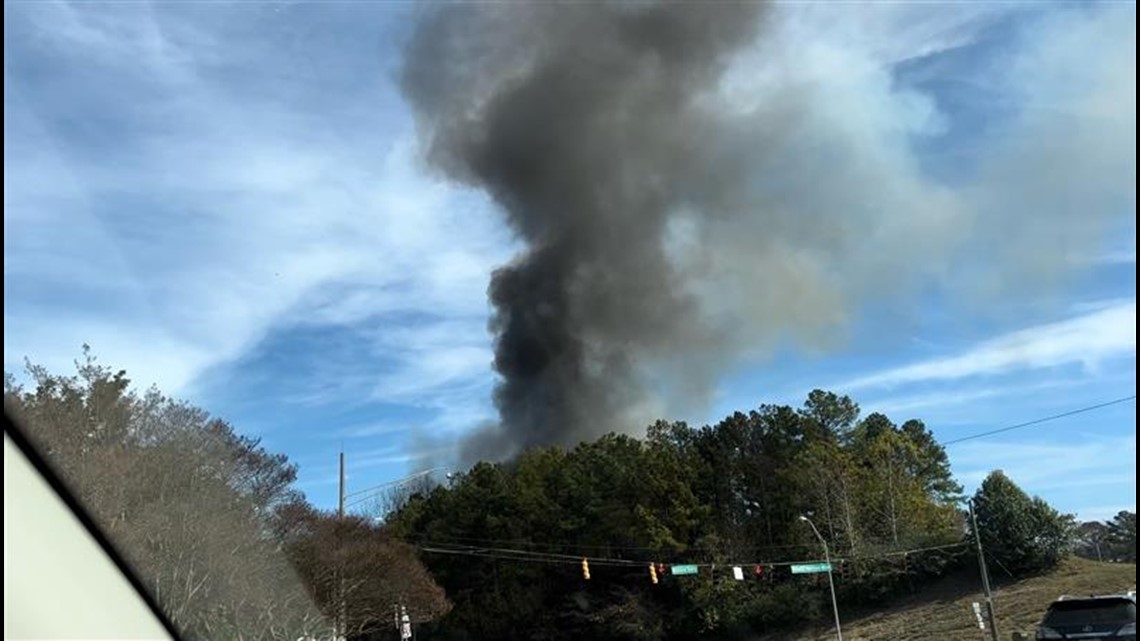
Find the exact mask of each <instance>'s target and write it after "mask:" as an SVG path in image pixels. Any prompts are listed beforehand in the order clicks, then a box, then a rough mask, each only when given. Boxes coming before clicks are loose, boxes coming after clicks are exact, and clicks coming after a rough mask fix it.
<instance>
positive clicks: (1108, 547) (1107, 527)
mask: <svg viewBox="0 0 1140 641" xmlns="http://www.w3.org/2000/svg"><path fill="white" fill-rule="evenodd" d="M1076 538H1077V542H1076V549H1075V552H1076V554H1077V555H1078V556H1081V557H1084V558H1086V559H1096V560H1098V561H1117V562H1121V563H1136V513H1135V512H1128V511H1121V512H1118V513H1117V514H1116V516H1114V517H1113V518H1112V520H1110V521H1086V522H1084V523H1081V524H1080V525H1078V526H1077V528H1076Z"/></svg>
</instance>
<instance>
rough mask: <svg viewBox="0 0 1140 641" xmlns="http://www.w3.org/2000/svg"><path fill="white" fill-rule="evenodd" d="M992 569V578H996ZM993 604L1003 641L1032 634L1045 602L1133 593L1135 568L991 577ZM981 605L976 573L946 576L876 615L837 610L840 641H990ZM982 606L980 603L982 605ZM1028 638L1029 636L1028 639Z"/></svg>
mask: <svg viewBox="0 0 1140 641" xmlns="http://www.w3.org/2000/svg"><path fill="white" fill-rule="evenodd" d="M1001 572H1002V571H1001V569H1000V568H991V574H995V573H996V574H998V575H1000V574H1001ZM993 578H994V580H995V581H996V582H997V584H996V585H995V586H994V588H995V589H994V604H995V607H996V609H997V615H998V631H999V632H1000V633H1001V637H1000V638H1001V639H1002V641H1009V639H1010V637H1011V633H1012V632H1013V631H1015V630H1021V631H1025V632H1030V633H1032V631H1033V629H1034V626H1035V625H1036V624H1037V622H1038V621H1039V620H1040V619H1041V616H1042V614H1043V613H1044V612H1045V608H1047V607H1048V606H1049V603H1050V602H1052V601H1053V600H1054V599H1056V598H1057V597H1058V596H1059V595H1062V594H1106V593H1113V592H1121V591H1124V590H1130V589H1135V586H1136V566H1135V565H1124V564H1113V563H1098V562H1096V561H1089V560H1086V559H1078V558H1072V559H1069V560H1067V561H1065V562H1064V563H1063V564H1062V565H1061V567H1060V568H1058V569H1057V570H1056V571H1055V572H1053V573H1051V574H1048V575H1045V576H1040V577H1034V578H1031V579H1024V580H1021V581H1008V580H1007V581H1005V582H1003V581H1002V580H1001V579H1002V577H1001V576H995V577H993ZM974 601H977V602H979V603H982V594H981V583H980V581H979V580H978V575H977V572H976V571H975V572H972V573H964V574H962V575H959V576H954V577H948V578H946V579H944V580H942V581H940V582H938V583H935V584H933V585H931V586H929V587H928V588H926V589H924V590H920V591H919V592H918V593H916V594H915V595H913V596H911V597H908V598H905V599H903V600H900V601H897V602H895V603H894V604H892V605H891V606H889V607H887V608H883V609H881V610H880V611H878V612H875V613H868V614H865V615H858V614H852V613H847V614H846V615H845V613H844V612H843V611H840V613H839V614H840V616H841V617H842V620H843V638H844V641H907V640H914V641H918V640H920V639H921V640H922V641H929V640H931V639H937V640H939V641H989V638H990V637H989V631H985V632H983V631H981V630H979V629H978V626H977V621H976V619H975V617H974V613H973V609H972V606H971V603H972V602H974ZM983 607H984V604H983ZM834 638H835V634H834V631H833V630H832V629H830V628H819V629H815V630H809V631H800V632H798V633H795V634H786V635H780V636H762V637H761V639H763V640H766V641H785V640H792V639H802V640H805V641H806V640H809V639H810V640H811V641H816V640H819V641H827V640H830V639H834ZM1030 638H1032V636H1031V637H1030Z"/></svg>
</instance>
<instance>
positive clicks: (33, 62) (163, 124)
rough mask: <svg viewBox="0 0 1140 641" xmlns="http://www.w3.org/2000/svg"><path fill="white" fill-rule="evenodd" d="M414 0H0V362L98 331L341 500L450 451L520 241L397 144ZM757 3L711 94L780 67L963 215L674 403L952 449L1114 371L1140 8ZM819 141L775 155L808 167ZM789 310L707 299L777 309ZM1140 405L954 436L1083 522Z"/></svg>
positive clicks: (1102, 382) (71, 347)
mask: <svg viewBox="0 0 1140 641" xmlns="http://www.w3.org/2000/svg"><path fill="white" fill-rule="evenodd" d="M411 18H412V6H411V5H410V4H395V3H333V2H329V3H288V2H282V3H243V4H232V5H231V4H224V3H162V4H150V3H145V2H116V3H91V2H87V3H65V2H17V3H6V4H5V28H4V29H5V68H4V89H5V94H4V95H5V98H4V110H5V122H4V133H5V146H4V160H5V173H4V191H5V202H4V206H5V217H4V228H5V229H4V230H5V242H4V285H5V293H4V308H5V309H4V321H5V333H4V353H5V369H6V370H9V371H15V370H18V369H19V368H20V365H21V363H22V360H23V358H24V356H28V357H30V358H31V359H32V360H34V361H37V362H40V363H43V364H46V365H48V366H50V367H52V368H54V369H56V370H59V371H62V370H66V369H68V368H69V367H70V364H71V361H72V359H74V358H75V357H76V355H77V354H78V353H79V347H80V345H81V344H83V343H85V342H86V343H89V344H90V345H91V346H92V347H93V349H94V351H95V352H96V354H97V355H98V356H99V357H100V358H101V360H103V361H104V362H106V363H108V364H111V365H113V366H115V367H122V368H126V369H127V370H128V372H129V373H131V374H132V377H133V379H134V380H135V381H136V382H137V383H138V384H139V385H141V386H146V385H149V384H151V383H157V384H158V385H159V386H160V387H161V388H162V389H163V390H164V391H167V392H169V393H172V394H174V395H176V396H179V397H183V398H187V399H190V400H192V401H194V402H195V403H198V404H200V405H202V406H203V407H205V408H207V409H209V410H210V411H212V412H214V413H216V414H218V415H220V416H223V417H225V418H227V419H229V420H231V421H232V422H233V423H234V424H235V426H236V427H237V428H238V429H239V430H240V431H242V432H245V433H250V434H256V435H259V436H261V437H262V438H263V439H264V442H265V444H266V445H267V446H268V447H270V448H271V449H274V450H278V451H283V452H285V453H287V454H288V455H289V456H290V458H291V459H292V460H294V461H296V462H297V463H298V464H299V465H300V486H301V488H302V489H303V490H304V491H305V492H306V493H307V494H308V496H309V497H310V498H311V499H312V500H313V501H315V502H317V503H318V504H320V505H322V506H326V507H328V506H331V505H333V504H334V502H335V492H336V485H335V481H336V460H337V452H338V451H340V449H341V448H344V449H345V450H346V451H347V453H348V462H349V489H350V491H351V490H353V489H360V488H363V487H367V486H370V485H373V484H376V483H381V482H384V481H387V480H391V479H395V478H399V477H401V476H403V475H405V474H408V473H410V472H412V471H414V468H415V465H417V464H418V462H419V461H421V460H423V459H424V458H425V457H426V458H427V459H429V460H437V461H446V460H447V457H448V455H449V452H450V448H449V445H450V444H451V443H453V442H454V439H455V438H456V437H457V436H458V435H460V434H462V433H464V432H465V431H466V430H470V429H473V428H474V427H475V426H477V425H479V424H481V423H483V422H485V421H488V420H492V419H493V418H494V410H493V407H492V406H491V403H490V392H491V389H492V387H493V385H494V375H493V372H492V370H491V367H490V362H491V337H490V336H489V335H488V334H487V331H486V322H487V316H488V312H489V309H488V306H487V302H486V296H485V292H486V287H487V283H488V278H489V274H490V271H491V270H492V269H493V268H494V267H495V266H496V265H501V264H503V263H505V262H507V261H509V260H510V259H511V257H512V256H513V255H515V254H516V253H517V252H518V251H520V249H521V246H520V244H519V243H518V241H517V240H515V239H514V237H513V235H512V234H511V233H510V231H509V230H508V229H507V228H506V227H505V225H504V223H503V219H502V217H501V215H500V213H499V212H498V211H497V210H496V208H495V206H494V204H493V203H491V202H490V201H489V200H488V199H487V198H486V197H485V196H484V195H482V194H480V193H478V192H477V191H473V190H471V189H466V188H462V187H459V186H456V185H452V184H448V183H446V182H444V181H442V180H441V179H440V178H439V177H438V176H437V175H435V174H433V173H432V172H431V171H430V170H428V169H426V168H425V166H424V164H423V163H422V162H421V159H420V156H419V155H418V153H419V152H418V148H417V146H416V130H415V123H414V121H413V118H412V114H411V113H410V112H409V110H408V107H407V106H406V104H405V103H404V101H403V100H402V98H401V96H400V94H399V91H398V89H397V87H396V84H395V80H394V79H395V76H396V73H397V71H398V69H399V66H400V54H401V42H402V41H403V39H404V38H406V37H407V36H408V30H409V29H410V24H411ZM769 20H770V24H769V26H768V27H766V31H765V37H764V38H763V39H762V41H760V42H758V43H757V44H756V45H755V46H753V47H751V48H749V49H748V50H746V51H743V52H741V54H740V56H739V60H737V61H736V62H735V63H734V65H733V66H732V67H731V68H730V70H729V72H728V74H727V75H726V77H725V79H724V81H723V83H722V85H721V89H722V91H723V94H724V97H725V104H728V105H736V106H737V107H739V108H742V109H743V108H747V107H748V106H749V105H752V104H754V103H757V102H763V101H764V100H766V99H771V97H772V96H780V95H784V94H785V93H786V92H788V91H792V90H795V91H797V92H799V93H798V94H797V95H801V96H807V97H808V102H807V103H805V104H808V105H809V106H810V109H809V112H810V113H809V114H808V116H807V117H805V120H804V122H807V123H809V124H810V126H811V127H812V130H811V132H809V133H810V134H812V136H818V137H819V138H818V140H821V141H824V142H822V143H819V142H817V143H815V144H822V145H824V150H825V151H826V145H828V144H832V142H831V141H835V140H842V141H843V142H844V144H848V145H851V147H852V148H853V149H856V150H861V151H865V152H867V153H868V154H869V155H871V152H873V157H874V159H875V162H876V163H878V165H876V168H877V170H879V171H884V172H890V173H891V175H892V176H896V175H905V176H906V177H907V181H906V183H905V184H906V185H907V189H909V190H911V192H913V193H911V192H908V194H907V195H906V197H905V198H904V197H899V202H910V203H915V202H917V203H931V205H930V207H931V209H932V210H933V211H939V207H941V206H942V205H941V203H943V202H951V201H955V200H956V199H961V200H964V201H966V202H970V203H972V205H973V207H974V209H973V210H971V213H972V215H971V216H970V217H968V218H965V219H961V218H959V219H955V220H957V221H959V222H958V223H956V224H955V225H953V226H948V227H946V228H945V229H944V231H943V232H942V235H945V236H947V237H952V238H953V240H954V243H953V244H951V243H950V242H949V241H947V242H942V240H943V239H941V238H919V237H915V238H913V239H909V240H912V241H913V242H908V243H907V246H905V247H903V246H898V250H899V252H898V256H895V257H894V260H889V259H887V258H884V259H883V260H882V261H870V262H867V263H866V264H860V265H857V266H855V267H854V268H859V269H862V268H866V269H868V270H872V271H873V270H874V269H886V270H888V271H892V272H907V271H909V270H910V267H911V266H913V267H914V269H913V271H914V273H915V274H918V275H917V276H915V278H912V279H902V280H903V281H904V283H903V284H901V285H900V284H899V282H898V281H899V279H892V283H893V285H892V286H891V287H877V286H875V285H874V283H876V282H878V281H876V280H874V279H870V278H869V279H867V280H865V281H861V282H863V283H864V285H865V286H864V287H863V288H861V289H859V290H858V291H854V292H851V293H849V294H847V295H846V296H844V297H842V298H844V299H846V300H847V304H845V305H844V306H843V307H842V308H841V309H837V310H833V312H834V318H829V319H828V321H829V322H828V323H825V324H824V325H825V326H826V327H827V328H828V331H827V332H825V335H817V336H811V337H810V338H805V337H804V336H802V335H799V334H798V333H797V332H796V331H795V330H796V328H795V327H787V328H786V330H787V331H786V332H783V333H779V336H778V338H775V339H772V340H768V341H766V342H765V343H764V344H762V345H757V346H756V347H757V349H756V350H754V351H751V352H749V353H748V354H747V356H742V357H741V358H739V359H737V360H736V361H735V362H734V363H733V364H732V367H731V368H729V369H728V370H726V371H724V372H723V375H722V376H721V377H720V378H719V380H718V381H717V387H716V393H715V395H714V397H713V398H712V399H710V401H709V402H708V403H706V404H702V405H700V406H693V407H682V408H675V409H672V410H671V415H670V416H669V417H668V418H679V419H686V420H690V421H693V422H698V423H699V422H707V421H710V420H715V419H716V418H718V417H720V416H722V415H724V414H725V413H727V412H729V411H732V410H736V409H749V408H752V407H755V406H756V405H759V404H761V403H765V402H788V403H794V404H799V403H800V402H802V399H803V397H804V396H805V395H806V393H807V392H808V391H809V390H811V389H812V388H816V387H821V388H826V389H831V390H834V391H837V392H843V393H849V394H851V395H852V396H853V397H854V398H855V399H856V400H857V401H858V402H859V403H860V404H861V406H862V407H863V408H864V410H865V411H883V412H886V413H887V414H888V415H889V416H891V418H893V419H895V420H896V421H897V422H901V421H903V420H906V419H907V418H912V417H918V418H922V419H923V420H925V421H926V423H927V424H928V425H929V426H930V427H931V428H932V429H933V430H934V431H935V433H936V434H937V436H938V437H939V438H940V439H943V440H952V439H956V438H960V437H962V436H967V435H970V434H973V433H975V432H979V431H985V430H988V429H994V428H997V427H1002V426H1005V425H1009V424H1014V423H1019V422H1022V421H1026V420H1031V419H1035V418H1038V417H1042V416H1047V415H1050V414H1055V413H1059V412H1063V411H1066V410H1070V409H1075V408H1079V407H1083V406H1086V405H1092V404H1096V403H1100V402H1104V401H1107V400H1112V399H1115V398H1120V397H1124V396H1129V395H1132V394H1134V393H1135V389H1136V378H1135V366H1136V345H1135V328H1136V311H1135V309H1136V302H1135V291H1136V281H1135V252H1136V249H1135V233H1136V227H1135V142H1134V140H1135V120H1136V115H1135V113H1136V102H1135V5H1134V4H1125V3H1098V4H1083V5H1068V4H1061V3H1055V4H1043V5H1030V4H1024V3H985V4H982V3H977V4H967V5H961V6H950V5H932V4H924V3H884V4H875V5H854V4H844V5H839V4H811V3H788V4H780V5H777V6H776V8H775V9H774V11H773V13H772V16H770V18H769ZM810 137H811V136H805V138H810ZM813 149H815V148H813ZM818 155H819V154H818V153H815V152H813V153H812V154H810V155H809V154H805V155H804V156H803V158H805V159H807V160H804V161H803V164H801V165H796V166H797V167H800V168H802V169H803V170H804V173H805V174H806V175H809V176H810V175H822V176H826V175H828V172H830V171H831V170H832V168H831V167H829V166H828V165H827V164H826V162H824V161H821V160H819V159H817V158H816V156H818ZM812 163H815V164H812ZM812 170H816V171H815V172H813V171H812ZM999 186H1000V187H999ZM868 189H871V190H873V186H871V187H868ZM889 199H890V197H888V200H889ZM897 215H898V216H900V217H905V216H908V215H910V212H908V211H904V210H900V211H899V212H897ZM963 220H965V221H966V222H962V221H963ZM741 240H743V241H747V240H748V239H747V238H745V239H741ZM946 247H950V249H946ZM995 256H997V257H1000V260H999V259H998V258H995ZM998 271H1000V273H1001V278H997V277H995V276H994V274H995V273H998ZM727 291H737V290H727ZM745 293H747V292H746V291H745ZM784 304H789V305H791V306H792V307H795V305H796V304H797V301H794V300H775V301H774V300H769V299H764V300H763V301H762V302H761V303H757V304H756V306H755V307H750V306H749V305H746V304H739V305H735V306H730V307H728V309H729V311H732V312H734V313H741V314H743V313H750V314H769V315H771V316H773V317H775V318H776V319H777V321H778V320H779V318H780V314H779V312H778V307H779V306H781V305H784ZM1135 428H1136V411H1135V403H1134V402H1129V403H1123V404H1119V405H1115V406H1112V407H1110V408H1105V409H1103V410H1099V411H1096V412H1090V413H1087V414H1082V415H1079V416H1074V417H1070V418H1066V419H1063V420H1059V421H1055V422H1051V423H1046V424H1042V425H1036V426H1033V427H1030V428H1026V429H1024V430H1017V431H1013V432H1008V433H1005V434H1001V435H998V436H994V437H991V438H985V439H978V440H973V441H966V442H963V443H960V444H955V445H952V446H950V448H949V452H950V456H951V461H952V463H953V466H954V470H955V473H956V474H957V475H958V476H959V478H960V479H961V480H962V481H963V482H964V483H965V484H966V485H967V486H969V487H972V486H974V485H975V484H976V483H977V482H978V481H979V480H980V478H981V477H982V476H983V475H984V474H985V473H986V472H987V471H989V470H991V469H995V468H1001V469H1004V470H1006V471H1007V473H1009V474H1010V475H1011V476H1012V477H1013V478H1014V480H1016V481H1017V482H1018V483H1020V484H1022V486H1023V487H1025V488H1026V489H1027V490H1028V491H1030V492H1032V493H1036V494H1040V495H1041V496H1043V497H1045V498H1046V499H1048V500H1049V501H1051V502H1052V503H1054V504H1055V505H1056V506H1057V507H1059V508H1060V509H1063V510H1067V511H1073V512H1077V513H1078V514H1080V515H1081V516H1082V517H1084V518H1105V517H1108V516H1110V515H1111V514H1113V513H1115V512H1116V511H1118V510H1120V509H1135V502H1136V495H1135V479H1136V437H1135V434H1136V429H1135Z"/></svg>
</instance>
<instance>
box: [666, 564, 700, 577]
mask: <svg viewBox="0 0 1140 641" xmlns="http://www.w3.org/2000/svg"><path fill="white" fill-rule="evenodd" d="M672 570H673V575H674V576H676V575H678V574H696V573H697V566H695V565H674V566H673V568H672Z"/></svg>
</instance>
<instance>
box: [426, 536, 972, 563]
mask: <svg viewBox="0 0 1140 641" xmlns="http://www.w3.org/2000/svg"><path fill="white" fill-rule="evenodd" d="M968 545H970V543H969V542H968V541H962V542H959V543H950V544H946V545H935V546H930V547H922V548H913V549H908V550H893V551H889V552H880V553H877V554H869V555H866V556H861V557H833V558H832V559H831V561H832V562H833V563H845V562H848V561H853V560H856V559H860V560H861V559H875V558H887V557H892V556H906V555H910V554H919V553H922V552H934V551H939V550H949V549H953V548H961V547H965V546H968ZM417 548H418V549H419V550H420V551H422V552H428V553H431V554H451V555H459V556H470V557H476V558H487V559H499V560H507V561H527V562H533V563H578V562H580V561H581V560H582V558H583V557H582V556H581V555H571V554H553V553H549V552H534V551H531V550H514V549H509V548H481V547H475V546H470V547H461V546H451V547H434V546H417ZM586 558H588V559H589V561H590V563H591V564H594V565H598V566H611V567H643V566H644V565H645V564H646V563H647V562H648V561H635V560H632V559H615V558H612V557H593V556H587V557H586ZM822 562H823V559H797V560H781V561H747V562H743V561H740V562H729V561H724V562H718V563H712V562H703V563H683V564H680V565H693V566H697V567H716V566H721V567H731V566H734V565H739V566H749V565H759V566H763V567H784V566H791V565H799V564H804V563H822ZM670 564H671V565H678V564H679V563H678V562H675V561H671V562H670Z"/></svg>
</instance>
